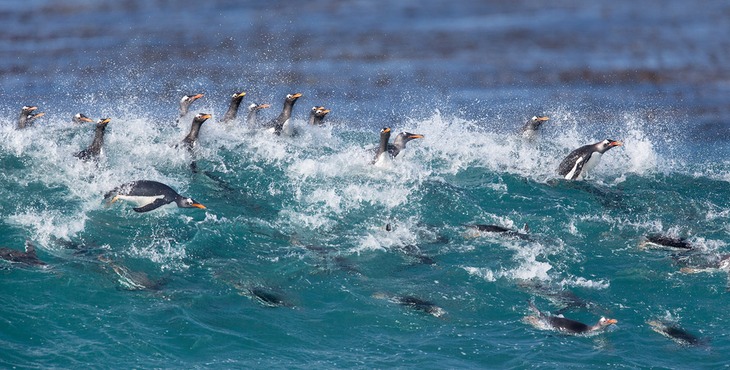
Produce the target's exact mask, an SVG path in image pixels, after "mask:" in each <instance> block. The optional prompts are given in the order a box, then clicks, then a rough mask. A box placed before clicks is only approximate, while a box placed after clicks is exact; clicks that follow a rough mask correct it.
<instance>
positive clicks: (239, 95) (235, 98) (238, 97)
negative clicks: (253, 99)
mask: <svg viewBox="0 0 730 370" xmlns="http://www.w3.org/2000/svg"><path fill="white" fill-rule="evenodd" d="M244 96H246V92H245V91H241V92H240V93H233V95H231V101H232V102H240V101H241V99H243V97H244Z"/></svg>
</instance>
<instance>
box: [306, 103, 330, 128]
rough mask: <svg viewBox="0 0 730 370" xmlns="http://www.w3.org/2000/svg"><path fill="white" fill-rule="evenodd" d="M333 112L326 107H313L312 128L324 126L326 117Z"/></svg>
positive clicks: (311, 112) (310, 112) (310, 122)
mask: <svg viewBox="0 0 730 370" xmlns="http://www.w3.org/2000/svg"><path fill="white" fill-rule="evenodd" d="M329 112H331V111H330V110H329V109H327V108H325V107H312V109H311V110H310V111H309V124H310V125H312V126H321V125H323V124H324V117H325V116H327V113H329Z"/></svg>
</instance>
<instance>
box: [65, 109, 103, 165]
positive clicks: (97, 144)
mask: <svg viewBox="0 0 730 370" xmlns="http://www.w3.org/2000/svg"><path fill="white" fill-rule="evenodd" d="M110 121H111V118H102V119H100V120H99V122H97V123H96V129H95V131H94V140H93V141H92V142H91V145H89V147H88V148H86V149H84V150H82V151H80V152H78V153H76V154H74V157H76V158H78V159H81V160H82V161H89V160H97V159H98V158H99V155H101V148H102V146H103V145H104V131H106V125H107V124H109V122H110Z"/></svg>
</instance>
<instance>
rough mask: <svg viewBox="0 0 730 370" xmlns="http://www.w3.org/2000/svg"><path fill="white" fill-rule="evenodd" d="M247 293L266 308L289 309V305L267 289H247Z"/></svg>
mask: <svg viewBox="0 0 730 370" xmlns="http://www.w3.org/2000/svg"><path fill="white" fill-rule="evenodd" d="M248 293H249V294H250V296H251V297H252V298H254V299H256V300H257V301H258V302H259V303H261V304H262V305H264V306H266V307H282V306H284V307H290V306H291V304H290V303H288V302H286V301H285V300H284V298H283V297H282V296H280V295H279V294H277V293H274V292H272V291H270V290H268V289H264V288H261V287H253V288H249V289H248Z"/></svg>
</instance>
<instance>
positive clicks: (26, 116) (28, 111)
mask: <svg viewBox="0 0 730 370" xmlns="http://www.w3.org/2000/svg"><path fill="white" fill-rule="evenodd" d="M37 109H38V107H36V106H30V105H25V106H23V108H21V109H20V116H19V117H18V126H17V129H18V130H22V129H24V128H26V127H28V126H30V124H31V122H32V121H33V120H34V119H36V118H40V117H43V115H44V114H45V113H43V112H38V113H33V111H35V110H37Z"/></svg>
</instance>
